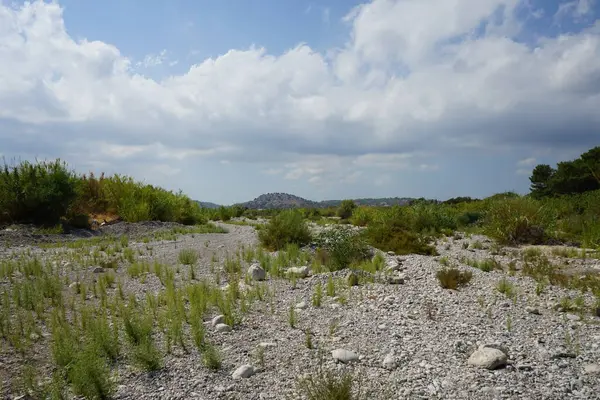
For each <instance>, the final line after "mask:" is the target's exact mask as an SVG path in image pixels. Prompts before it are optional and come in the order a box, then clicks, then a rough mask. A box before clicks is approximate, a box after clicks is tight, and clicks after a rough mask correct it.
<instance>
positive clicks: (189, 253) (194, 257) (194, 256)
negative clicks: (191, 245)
mask: <svg viewBox="0 0 600 400" xmlns="http://www.w3.org/2000/svg"><path fill="white" fill-rule="evenodd" d="M198 258H199V254H198V252H197V251H196V250H194V249H181V250H179V255H178V257H177V259H178V260H179V262H180V263H181V264H183V265H195V264H196V263H197V262H198Z"/></svg>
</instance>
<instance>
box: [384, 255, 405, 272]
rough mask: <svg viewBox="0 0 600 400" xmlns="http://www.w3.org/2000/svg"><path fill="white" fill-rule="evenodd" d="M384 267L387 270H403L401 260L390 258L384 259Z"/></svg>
mask: <svg viewBox="0 0 600 400" xmlns="http://www.w3.org/2000/svg"><path fill="white" fill-rule="evenodd" d="M385 269H386V271H387V272H395V271H401V270H403V269H404V267H403V266H402V262H400V261H399V260H397V259H393V258H392V259H389V260H387V261H386V263H385Z"/></svg>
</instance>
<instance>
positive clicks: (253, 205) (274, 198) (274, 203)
mask: <svg viewBox="0 0 600 400" xmlns="http://www.w3.org/2000/svg"><path fill="white" fill-rule="evenodd" d="M412 200H414V199H412V198H406V197H386V198H364V199H353V201H354V202H355V203H356V204H358V205H370V206H393V205H405V204H408V203H410V202H411V201H412ZM341 202H342V200H323V201H313V200H307V199H305V198H302V197H299V196H295V195H293V194H288V193H267V194H262V195H260V196H258V197H257V198H255V199H254V200H252V201H247V202H245V203H241V204H240V205H241V206H244V207H246V208H250V209H283V208H295V207H298V208H309V207H313V208H325V207H337V206H339V205H340V203H341Z"/></svg>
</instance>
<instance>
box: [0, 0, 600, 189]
mask: <svg viewBox="0 0 600 400" xmlns="http://www.w3.org/2000/svg"><path fill="white" fill-rule="evenodd" d="M568 4H569V5H566V4H563V5H562V6H561V7H562V8H563V11H560V10H559V12H562V13H566V12H567V11H568V12H569V13H570V14H571V15H574V16H575V15H579V16H583V15H586V16H589V15H591V14H590V13H591V11H590V10H591V9H592V8H591V2H590V0H587V1H586V0H579V1H574V2H571V3H568ZM565 7H566V10H567V11H564V10H565ZM307 12H310V10H309V9H308V10H307ZM523 13H525V14H527V17H523V16H522V15H523ZM539 13H540V10H532V9H530V7H529V5H528V2H527V1H524V0H373V1H372V2H369V3H366V4H363V5H360V6H358V7H356V8H354V9H352V10H351V11H350V12H349V13H348V14H347V15H346V17H345V18H344V21H345V23H346V24H347V25H348V29H349V33H348V40H347V42H346V43H344V44H343V45H342V46H341V47H339V48H337V49H331V50H330V51H328V52H326V53H319V52H316V51H314V50H313V49H312V48H311V47H310V46H309V45H308V44H298V45H295V46H294V45H293V44H292V46H293V47H291V48H290V49H289V50H288V51H286V52H284V53H283V54H271V53H269V52H268V50H267V49H265V48H262V47H251V48H248V49H231V50H229V51H226V52H224V53H223V54H222V55H220V56H218V57H214V58H208V59H205V60H204V61H202V62H200V63H197V64H194V65H191V66H190V67H189V69H188V70H187V71H186V72H185V73H182V74H179V75H173V76H169V77H165V78H164V79H151V78H148V77H145V76H143V75H141V74H139V73H138V72H136V68H134V67H133V62H132V60H131V59H130V58H129V57H128V56H127V55H125V54H122V53H121V51H120V50H119V49H118V48H117V47H116V46H114V45H112V44H110V43H105V42H102V41H88V40H76V39H74V38H73V37H71V36H70V35H69V33H68V31H67V28H66V26H65V21H64V20H63V14H62V9H61V6H60V4H59V3H56V2H50V3H47V2H43V1H35V2H32V3H25V4H22V5H19V6H13V5H9V4H6V3H0V127H2V128H3V129H4V134H2V133H0V138H1V139H2V141H3V143H4V146H3V147H5V149H10V150H12V151H15V152H18V151H19V149H21V150H25V149H33V148H35V145H37V146H40V149H43V150H44V151H47V152H49V153H51V154H54V155H55V154H69V155H71V156H74V157H77V154H81V153H82V152H84V151H86V150H90V149H94V151H92V152H91V153H89V154H90V155H89V156H87V158H86V162H87V163H88V164H90V165H91V164H93V163H100V162H101V161H100V160H105V159H106V158H107V157H108V158H110V159H114V160H116V161H117V162H125V160H129V161H131V160H136V159H137V160H141V159H144V160H148V161H149V162H156V165H163V166H164V165H167V164H165V163H164V161H167V160H170V161H173V162H182V161H184V160H193V159H214V160H222V159H224V157H225V158H226V159H227V160H228V161H230V162H231V163H236V162H237V163H240V162H243V163H264V162H271V163H273V164H276V165H271V166H269V167H268V168H267V171H271V173H272V171H275V170H277V171H278V172H279V171H280V173H279V174H278V175H281V176H283V177H285V178H286V179H288V180H306V181H309V182H312V183H315V184H317V183H320V182H323V181H324V180H329V179H340V180H343V179H346V178H347V177H348V176H352V177H354V178H353V179H365V178H364V177H365V175H364V174H362V172H363V171H367V170H380V171H382V173H384V172H386V171H390V170H402V169H404V170H408V169H410V170H413V171H421V172H430V173H433V172H435V171H436V170H438V163H437V162H436V159H435V157H436V154H439V153H445V154H447V153H448V152H450V151H453V149H464V148H475V149H480V150H481V151H484V150H483V149H486V148H488V147H490V146H491V147H494V146H505V147H506V146H508V147H510V146H517V145H519V146H525V147H526V148H533V147H540V146H552V143H562V144H564V145H571V146H575V147H576V146H587V145H593V144H595V143H594V142H597V134H598V133H597V132H598V130H597V129H598V126H600V114H599V113H598V109H600V28H599V27H600V25H595V26H592V27H590V28H587V29H583V30H581V31H579V32H575V33H568V32H565V33H563V34H560V35H558V36H555V37H544V35H543V33H540V32H536V34H537V35H536V36H537V37H539V40H537V41H536V42H534V43H524V42H522V41H519V40H518V38H519V35H520V33H522V31H523V29H525V28H524V24H525V22H524V21H525V20H524V19H523V18H528V17H529V16H532V17H534V18H535V17H536V16H538V15H539ZM165 55H166V52H165V53H163V52H161V53H159V54H158V55H154V56H149V57H148V58H147V59H146V60H144V61H143V64H144V65H147V66H151V65H157V64H160V63H163V62H166V58H165ZM7 132H15V134H14V135H11V134H9V133H7ZM27 132H32V133H27ZM67 143H68V144H67ZM81 158H82V157H80V158H79V159H81ZM161 160H162V161H161ZM186 162H187V161H186ZM88 164H86V165H88ZM157 168H159V169H161V170H162V171H164V172H165V173H167V174H171V175H173V174H177V173H180V171H179V170H178V167H173V166H172V167H171V169H169V168H164V167H157ZM269 168H270V169H269ZM266 173H267V174H269V172H266ZM386 173H387V172H386ZM390 179H391V178H390V177H389V176H388V175H381V176H380V177H379V178H378V180H377V181H376V182H379V183H380V184H385V183H386V182H389V181H390Z"/></svg>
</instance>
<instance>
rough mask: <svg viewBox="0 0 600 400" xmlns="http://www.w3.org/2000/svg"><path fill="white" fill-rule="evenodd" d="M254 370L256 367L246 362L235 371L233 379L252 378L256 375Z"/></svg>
mask: <svg viewBox="0 0 600 400" xmlns="http://www.w3.org/2000/svg"><path fill="white" fill-rule="evenodd" d="M254 372H255V371H254V367H253V366H252V365H248V364H244V365H242V366H241V367H238V369H236V370H235V371H233V374H232V375H231V376H232V377H233V379H241V378H250V377H251V376H252V375H254Z"/></svg>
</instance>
